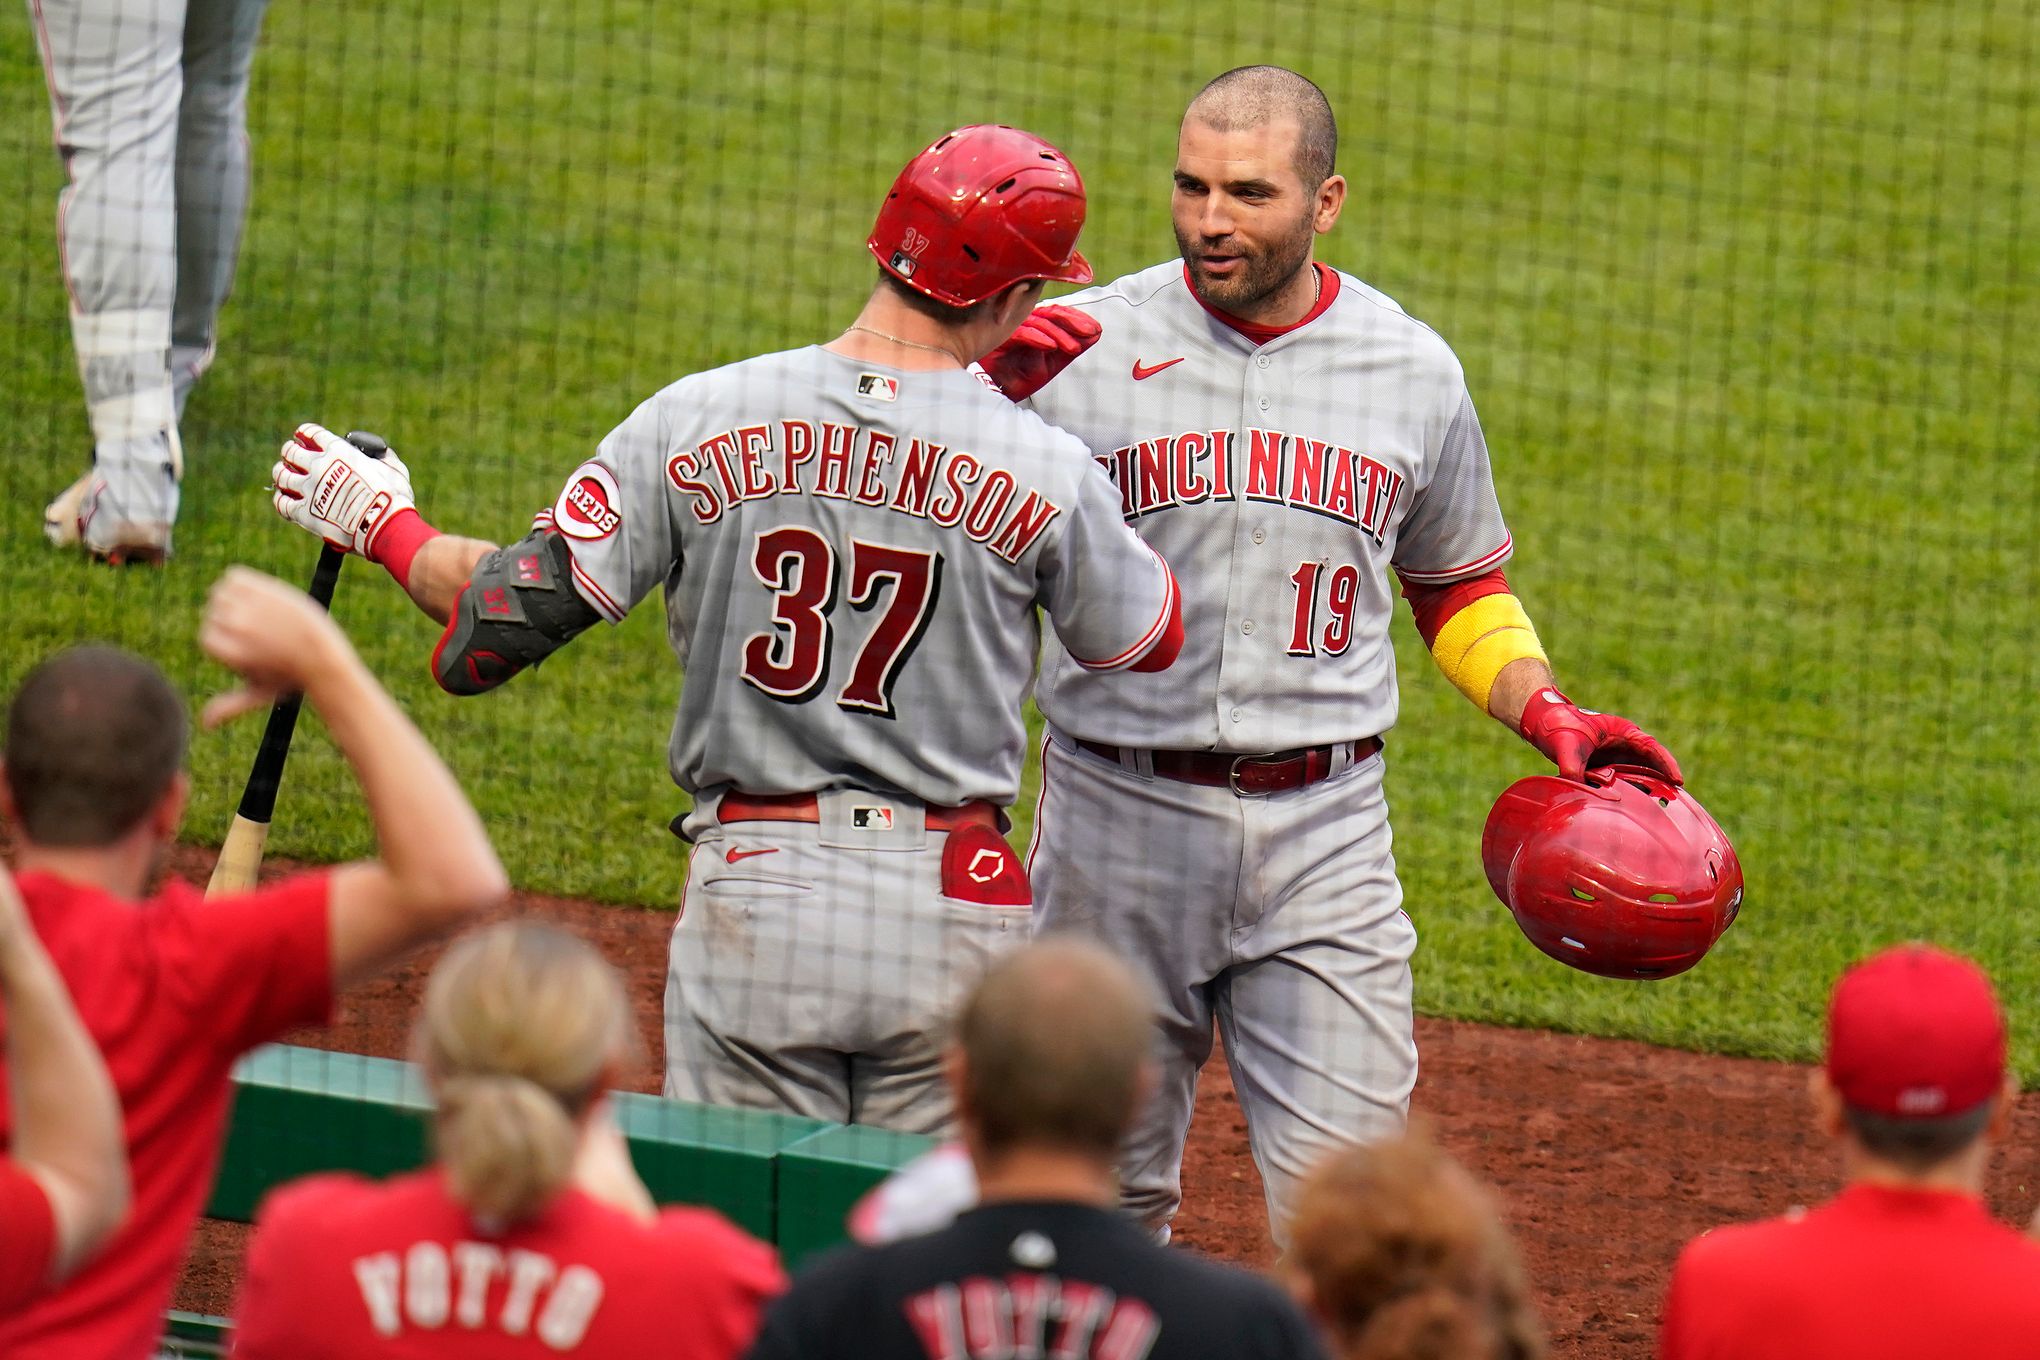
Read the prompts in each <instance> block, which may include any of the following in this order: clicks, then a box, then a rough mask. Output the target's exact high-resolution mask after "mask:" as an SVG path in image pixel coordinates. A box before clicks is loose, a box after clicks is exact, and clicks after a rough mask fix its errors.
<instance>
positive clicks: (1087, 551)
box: [1036, 456, 1178, 671]
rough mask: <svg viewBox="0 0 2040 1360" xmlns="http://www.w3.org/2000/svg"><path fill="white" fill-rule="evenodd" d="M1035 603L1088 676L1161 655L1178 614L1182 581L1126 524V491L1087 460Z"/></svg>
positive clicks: (1049, 551)
mask: <svg viewBox="0 0 2040 1360" xmlns="http://www.w3.org/2000/svg"><path fill="white" fill-rule="evenodd" d="M1037 570H1038V573H1039V577H1040V586H1039V588H1038V591H1037V594H1036V598H1037V599H1039V600H1040V601H1041V603H1042V605H1043V607H1044V608H1046V609H1047V610H1048V617H1049V619H1050V620H1051V621H1052V622H1053V623H1054V624H1055V633H1056V636H1057V637H1058V638H1060V639H1061V640H1062V645H1063V648H1064V650H1065V651H1067V652H1068V653H1069V654H1070V656H1071V658H1072V659H1073V660H1075V661H1076V663H1077V664H1078V665H1080V666H1082V667H1084V668H1085V669H1086V670H1094V671H1111V670H1122V669H1124V668H1125V667H1127V666H1131V665H1133V664H1134V663H1135V662H1137V661H1139V660H1140V659H1141V658H1142V657H1144V656H1146V655H1147V654H1148V653H1149V652H1150V651H1152V650H1153V649H1154V645H1155V643H1156V642H1157V641H1159V640H1160V639H1161V637H1162V635H1163V634H1164V633H1165V632H1167V631H1168V626H1169V622H1170V620H1171V619H1173V618H1175V617H1176V615H1177V609H1178V606H1177V603H1176V578H1175V576H1174V575H1173V574H1172V573H1171V572H1170V571H1169V565H1168V563H1166V562H1164V561H1163V560H1162V558H1161V555H1160V554H1159V553H1157V552H1156V551H1155V550H1154V549H1153V548H1151V547H1149V546H1148V545H1147V544H1146V543H1145V542H1144V541H1142V539H1141V537H1140V535H1139V534H1136V533H1135V532H1134V531H1133V530H1132V528H1131V527H1129V526H1128V525H1127V523H1126V521H1125V520H1124V519H1122V518H1120V512H1119V490H1118V488H1117V487H1115V486H1113V485H1112V480H1111V478H1109V477H1107V476H1106V475H1105V470H1104V469H1103V468H1101V467H1099V466H1098V465H1097V464H1096V463H1094V462H1092V461H1091V459H1090V458H1089V457H1088V456H1087V457H1086V458H1085V459H1084V476H1083V477H1082V478H1081V480H1080V482H1079V485H1078V488H1077V496H1076V503H1075V504H1074V505H1072V506H1071V507H1070V510H1069V513H1068V514H1067V516H1065V518H1064V522H1063V531H1062V534H1061V535H1060V536H1059V537H1058V538H1057V539H1056V540H1055V541H1054V543H1052V544H1050V545H1049V546H1048V547H1047V548H1046V549H1045V550H1044V551H1043V552H1042V554H1041V559H1040V565H1039V567H1038V568H1037Z"/></svg>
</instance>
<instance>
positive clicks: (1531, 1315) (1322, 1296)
mask: <svg viewBox="0 0 2040 1360" xmlns="http://www.w3.org/2000/svg"><path fill="white" fill-rule="evenodd" d="M1296 1202H1297V1204H1298V1206H1299V1207H1298V1209H1297V1211H1296V1214H1295V1216H1294V1217H1293V1218H1292V1219H1291V1220H1290V1225H1289V1249H1288V1251H1287V1253H1286V1254H1285V1255H1284V1257H1283V1268H1284V1273H1285V1274H1286V1275H1287V1276H1288V1278H1289V1282H1290V1285H1291V1287H1292V1288H1293V1289H1294V1290H1295V1292H1296V1293H1297V1295H1298V1296H1299V1298H1300V1300H1301V1301H1302V1303H1303V1304H1304V1306H1305V1307H1306V1308H1308V1309H1309V1310H1310V1311H1311V1312H1312V1313H1314V1314H1315V1315H1316V1316H1317V1318H1318V1319H1319V1321H1320V1322H1321V1323H1322V1324H1323V1326H1324V1327H1325V1329H1326V1331H1327V1332H1328V1333H1329V1334H1330V1336H1331V1340H1332V1349H1333V1351H1334V1352H1335V1353H1336V1354H1338V1355H1339V1356H1341V1357H1343V1360H1537V1357H1540V1356H1542V1355H1543V1354H1544V1335H1543V1330H1542V1328H1541V1327H1540V1326H1539V1324H1538V1321H1537V1315H1536V1312H1535V1310H1534V1309H1533V1308H1532V1306H1531V1303H1530V1289H1529V1284H1528V1282H1527V1281H1526V1279H1525V1277H1524V1274H1523V1267H1522V1263H1521V1262H1520V1261H1519V1260H1518V1259H1517V1256H1516V1249H1515V1247H1514V1245H1513V1244H1512V1243H1511V1242H1510V1240H1509V1235H1508V1233H1507V1231H1506V1230H1505V1229H1504V1228H1503V1227H1502V1221H1501V1217H1500V1215H1498V1214H1497V1213H1496V1212H1495V1207H1494V1204H1493V1203H1492V1202H1491V1201H1490V1200H1489V1198H1488V1195H1487V1193H1486V1191H1484V1190H1483V1189H1482V1188H1481V1187H1480V1186H1479V1185H1478V1184H1477V1183H1476V1182H1475V1181H1474V1179H1473V1177H1471V1176H1470V1175H1468V1174H1467V1173H1466V1171H1465V1170H1464V1169H1463V1168H1461V1167H1460V1166H1459V1164H1458V1163H1457V1162H1455V1161H1453V1160H1452V1159H1451V1158H1450V1157H1449V1156H1447V1155H1446V1154H1445V1153H1444V1152H1443V1151H1441V1150H1440V1149H1439V1148H1438V1146H1437V1144H1435V1143H1433V1142H1432V1141H1431V1140H1430V1139H1429V1138H1428V1137H1426V1136H1424V1135H1423V1134H1422V1133H1421V1132H1417V1133H1412V1134H1410V1135H1408V1136H1406V1137H1403V1138H1400V1139H1395V1140H1391V1141H1388V1142H1383V1143H1376V1144H1373V1145H1371V1146H1367V1147H1355V1148H1348V1149H1345V1150H1342V1151H1339V1152H1335V1153H1333V1154H1332V1155H1331V1156H1329V1157H1327V1158H1326V1159H1325V1160H1324V1161H1323V1162H1322V1163H1320V1164H1319V1166H1318V1167H1317V1169H1316V1170H1315V1171H1314V1172H1313V1173H1312V1174H1311V1176H1310V1177H1309V1179H1307V1180H1306V1181H1305V1183H1304V1186H1303V1189H1302V1192H1301V1193H1300V1194H1299V1195H1298V1197H1297V1201H1296Z"/></svg>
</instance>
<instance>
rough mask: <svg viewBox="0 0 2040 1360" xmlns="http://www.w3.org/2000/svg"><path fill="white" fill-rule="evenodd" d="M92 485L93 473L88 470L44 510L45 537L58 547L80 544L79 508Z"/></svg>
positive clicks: (43, 526) (58, 494)
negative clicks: (87, 488) (86, 490)
mask: <svg viewBox="0 0 2040 1360" xmlns="http://www.w3.org/2000/svg"><path fill="white" fill-rule="evenodd" d="M91 484H92V472H91V470H90V469H89V468H88V469H87V470H86V471H85V472H83V473H81V474H80V475H79V477H78V480H77V481H75V482H73V483H71V484H70V485H69V486H67V487H65V488H64V489H63V490H62V491H59V492H58V493H57V498H56V499H55V500H53V501H51V502H50V503H49V504H48V505H47V506H45V507H44V508H43V525H42V529H43V537H44V538H47V539H48V540H49V541H50V542H51V543H52V544H53V545H55V546H56V547H59V548H69V547H72V546H74V545H75V544H76V543H77V542H78V507H79V505H80V504H81V503H83V501H84V499H85V488H86V487H88V486H90V485H91Z"/></svg>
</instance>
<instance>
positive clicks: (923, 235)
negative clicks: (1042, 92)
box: [865, 123, 1091, 307]
mask: <svg viewBox="0 0 2040 1360" xmlns="http://www.w3.org/2000/svg"><path fill="white" fill-rule="evenodd" d="M1083 227H1084V181H1083V179H1082V178H1081V177H1080V176H1079V175H1078V174H1077V167H1076V166H1074V165H1071V164H1070V159H1069V157H1067V156H1065V155H1063V153H1062V152H1060V151H1058V150H1056V149H1055V148H1054V147H1052V146H1050V145H1049V144H1048V143H1047V142H1044V141H1042V140H1041V138H1039V137H1037V136H1035V135H1034V134H1033V133H1031V132H1022V131H1021V130H1020V129H1018V128H1010V127H1002V126H994V125H992V124H990V123H977V124H973V125H972V126H970V127H961V128H958V129H957V130H956V131H954V132H952V133H949V134H948V135H946V136H944V137H942V138H940V139H938V140H937V141H936V142H935V144H934V145H932V146H930V147H929V148H928V149H927V150H925V151H923V152H922V153H921V154H920V155H918V156H916V157H914V159H912V160H910V161H908V162H907V168H906V169H904V170H902V171H900V177H899V178H898V179H896V180H894V181H893V187H892V192H891V193H889V194H887V195H886V196H885V203H884V205H883V206H881V207H880V208H879V210H878V222H877V224H876V225H874V226H873V227H872V229H871V239H870V240H869V241H867V242H865V244H866V245H867V246H869V247H870V248H871V253H872V254H873V255H874V256H876V257H877V258H878V262H879V264H881V265H883V266H884V267H885V270H886V272H887V273H889V274H891V275H892V276H893V277H894V278H896V279H898V280H899V281H900V282H901V283H904V284H905V285H906V286H907V287H909V288H911V289H913V290H914V291H915V292H917V293H925V294H927V295H928V296H929V297H931V298H934V299H935V300H936V301H937V302H946V303H948V304H949V305H950V306H952V307H968V306H970V305H971V304H972V303H974V302H982V301H984V300H985V299H986V298H988V297H990V296H991V295H992V294H994V293H996V292H998V291H999V290H1000V289H1001V288H1004V287H1006V286H1007V285H1008V284H1013V283H1018V282H1020V281H1021V280H1022V279H1054V280H1056V281H1057V282H1059V283H1089V282H1090V281H1091V266H1090V265H1089V264H1088V263H1086V262H1085V260H1084V257H1083V256H1082V255H1079V254H1078V253H1077V233H1078V232H1079V231H1082V230H1083Z"/></svg>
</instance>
